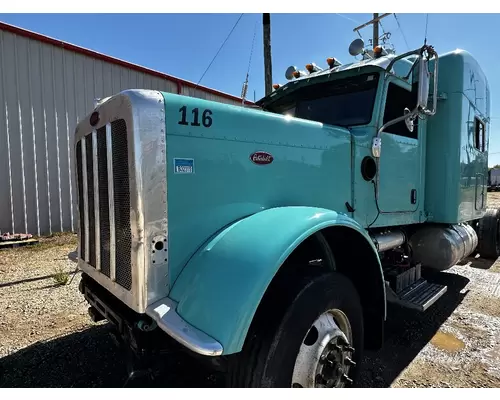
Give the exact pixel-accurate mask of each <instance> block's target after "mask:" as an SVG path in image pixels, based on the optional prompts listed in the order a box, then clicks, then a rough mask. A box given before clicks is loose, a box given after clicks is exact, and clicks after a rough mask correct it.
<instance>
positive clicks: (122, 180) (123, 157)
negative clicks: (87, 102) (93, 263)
mask: <svg viewBox="0 0 500 400" xmlns="http://www.w3.org/2000/svg"><path fill="white" fill-rule="evenodd" d="M111 137H112V143H113V149H112V152H113V192H114V205H115V207H114V208H115V248H116V252H115V266H116V282H117V283H118V284H119V285H121V286H123V287H124V288H126V289H128V290H130V288H131V287H132V268H131V254H130V250H131V248H132V232H131V230H130V190H129V174H128V141H127V127H126V124H125V121H124V120H118V121H114V122H112V123H111Z"/></svg>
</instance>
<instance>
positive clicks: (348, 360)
mask: <svg viewBox="0 0 500 400" xmlns="http://www.w3.org/2000/svg"><path fill="white" fill-rule="evenodd" d="M345 364H346V365H349V366H350V367H355V366H356V363H355V362H354V361H352V360H351V359H350V358H349V357H346V358H345Z"/></svg>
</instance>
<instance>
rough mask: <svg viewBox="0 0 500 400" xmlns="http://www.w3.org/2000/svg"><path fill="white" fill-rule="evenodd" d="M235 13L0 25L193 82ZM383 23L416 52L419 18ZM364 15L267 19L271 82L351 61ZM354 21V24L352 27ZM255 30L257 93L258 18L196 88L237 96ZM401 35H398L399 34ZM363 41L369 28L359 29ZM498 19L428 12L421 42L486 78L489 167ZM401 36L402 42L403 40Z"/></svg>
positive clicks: (50, 17) (498, 143) (496, 160)
mask: <svg viewBox="0 0 500 400" xmlns="http://www.w3.org/2000/svg"><path fill="white" fill-rule="evenodd" d="M238 17H239V14H135V15H134V14H118V15H113V14H100V15H93V14H39V15H30V14H0V21H3V22H6V23H10V24H13V25H17V26H20V27H23V28H26V29H29V30H33V31H36V32H39V33H42V34H45V35H48V36H52V37H55V38H57V39H61V40H64V41H68V42H71V43H74V44H76V45H79V46H83V47H87V48H90V49H92V50H96V51H99V52H102V53H105V54H108V55H111V56H114V57H118V58H122V59H124V60H127V61H130V62H134V63H137V64H140V65H143V66H146V67H149V68H153V69H156V70H159V71H162V72H165V73H168V74H171V75H174V76H178V77H180V78H183V79H187V80H191V81H194V82H198V80H199V79H200V78H201V76H202V74H203V72H204V71H205V69H206V67H207V66H208V64H209V62H210V60H211V59H212V58H213V56H214V55H215V53H216V52H217V50H218V49H219V47H220V45H221V43H222V42H223V41H224V39H225V38H226V36H227V34H228V33H229V31H230V30H231V28H232V27H233V25H234V23H235V22H236V20H237V19H238ZM397 17H398V20H399V23H400V24H401V27H402V30H401V29H400V28H399V26H398V24H397V21H396V19H395V18H394V16H389V17H387V18H385V19H383V20H382V27H383V29H384V30H385V31H389V32H391V34H392V36H391V42H392V43H393V44H394V45H395V47H396V50H397V51H398V52H404V51H406V50H408V46H409V48H411V49H413V48H416V47H418V46H420V45H421V44H422V43H423V40H424V34H425V26H426V14H397ZM369 19H371V14H340V15H338V14H272V15H271V26H272V32H271V41H272V43H271V46H272V55H273V58H272V63H273V80H274V82H277V83H283V82H284V81H285V78H284V73H285V70H286V68H287V67H288V66H289V65H292V64H293V65H296V66H298V67H300V68H302V69H303V66H304V65H305V64H307V63H309V62H316V64H318V65H320V66H322V65H323V66H324V65H326V62H325V60H326V58H327V57H330V56H333V57H336V58H339V59H340V60H341V61H342V62H344V63H347V62H351V61H352V57H351V56H349V53H348V51H347V49H348V46H349V43H350V42H351V41H352V40H353V39H355V38H356V37H357V35H356V34H355V33H354V32H353V28H354V27H355V26H356V25H357V24H358V23H362V22H365V21H368V20H369ZM354 21H355V22H354ZM255 29H256V36H255V44H254V51H253V56H252V62H251V66H250V78H249V90H248V95H247V97H248V98H249V99H250V100H253V94H254V90H255V94H256V98H257V99H259V98H260V97H262V96H263V94H264V73H263V70H264V66H263V65H264V63H263V57H262V16H261V14H245V15H244V16H243V17H242V19H241V20H240V22H239V24H238V26H237V27H236V29H235V30H234V32H233V34H232V35H231V37H230V38H229V40H228V41H227V43H226V45H225V46H224V48H223V49H222V51H221V52H220V53H219V56H218V57H217V59H216V60H215V62H214V63H213V64H212V66H211V68H210V69H209V71H208V72H207V73H206V75H205V76H204V78H203V80H202V81H201V84H203V85H206V86H209V87H213V88H215V89H219V90H222V91H224V92H228V93H231V94H234V95H236V96H239V95H240V93H241V87H242V84H243V82H244V80H245V75H246V72H247V68H248V64H249V57H250V50H251V47H252V39H253V36H254V32H255ZM402 32H403V33H404V36H403V34H402ZM361 34H362V35H363V38H364V39H365V41H366V42H367V40H368V39H369V38H371V29H370V28H365V29H363V30H362V31H361ZM498 37H500V14H470V15H468V14H429V20H428V29H427V38H428V43H429V44H432V45H434V46H435V48H436V50H437V51H438V52H439V53H440V54H443V53H445V52H447V51H451V50H454V49H456V48H462V49H465V50H467V51H469V52H471V53H472V54H473V55H474V56H475V57H476V58H477V59H478V61H479V63H480V64H481V66H482V68H483V70H484V72H485V73H486V75H487V76H488V79H489V83H490V89H491V93H492V95H491V99H492V108H491V110H492V117H493V118H494V119H493V120H492V124H491V127H492V129H491V133H490V138H491V139H490V140H491V142H490V153H496V152H498V154H491V155H490V165H493V164H500V101H499V100H497V99H498V96H497V95H496V93H500V76H499V73H498V63H499V61H500V56H498V53H497V52H496V51H495V50H494V47H493V45H494V43H496V39H497V38H498ZM405 38H406V41H405Z"/></svg>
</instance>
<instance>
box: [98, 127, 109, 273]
mask: <svg viewBox="0 0 500 400" xmlns="http://www.w3.org/2000/svg"><path fill="white" fill-rule="evenodd" d="M97 167H98V168H97V170H98V174H97V176H98V179H97V184H98V186H99V222H100V227H99V231H100V234H101V237H100V243H99V246H100V251H101V272H102V273H103V274H104V275H106V276H107V277H108V278H109V277H110V262H109V244H110V230H109V196H108V155H107V152H106V127H105V126H103V127H102V128H100V129H98V130H97Z"/></svg>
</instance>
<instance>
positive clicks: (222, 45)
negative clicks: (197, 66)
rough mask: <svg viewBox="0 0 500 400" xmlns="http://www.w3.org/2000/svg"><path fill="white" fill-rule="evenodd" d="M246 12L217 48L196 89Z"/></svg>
mask: <svg viewBox="0 0 500 400" xmlns="http://www.w3.org/2000/svg"><path fill="white" fill-rule="evenodd" d="M243 15H244V13H242V14H241V15H240V16H239V18H238V20H237V21H236V23H235V24H234V26H233V28H232V29H231V31H230V32H229V34H228V35H227V37H226V39H225V40H224V42H222V44H221V46H220V47H219V50H217V53H215V56H214V58H212V61H210V64H208V67H207V69H206V70H205V72H203V75H202V76H201V78H200V80H199V81H198V83H197V84H196V86H195V89H196V87H197V86H198V85H199V84H200V82H201V80H202V79H203V77H204V76H205V74H206V73H207V72H208V70H209V69H210V67H211V66H212V64H213V62H214V61H215V59H216V58H217V56H218V55H219V53H220V51H221V50H222V48H223V47H224V45H225V44H226V42H227V40H228V39H229V37H230V36H231V34H232V33H233V31H234V29H235V28H236V26H237V25H238V23H239V22H240V19H241V17H243Z"/></svg>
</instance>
